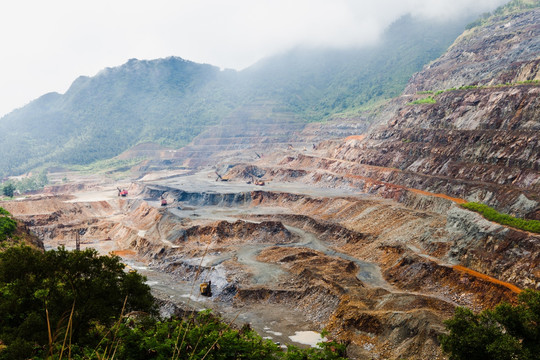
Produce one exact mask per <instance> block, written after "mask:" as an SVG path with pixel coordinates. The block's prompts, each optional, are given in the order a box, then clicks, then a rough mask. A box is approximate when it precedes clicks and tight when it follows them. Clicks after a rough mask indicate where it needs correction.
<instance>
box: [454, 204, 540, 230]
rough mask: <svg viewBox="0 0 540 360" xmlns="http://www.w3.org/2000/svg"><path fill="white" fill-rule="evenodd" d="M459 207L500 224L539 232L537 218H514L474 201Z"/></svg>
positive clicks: (539, 227) (539, 225)
mask: <svg viewBox="0 0 540 360" xmlns="http://www.w3.org/2000/svg"><path fill="white" fill-rule="evenodd" d="M461 207H463V208H465V209H468V210H472V211H475V212H477V213H480V214H482V216H483V217H485V218H486V219H488V220H490V221H494V222H496V223H499V224H502V225H508V226H511V227H514V228H516V229H521V230H525V231H530V232H534V233H540V221H538V220H526V219H520V218H515V217H513V216H510V215H507V214H502V213H500V212H498V211H497V210H495V209H493V208H491V207H489V206H487V205H484V204H480V203H476V202H468V203H465V204H461Z"/></svg>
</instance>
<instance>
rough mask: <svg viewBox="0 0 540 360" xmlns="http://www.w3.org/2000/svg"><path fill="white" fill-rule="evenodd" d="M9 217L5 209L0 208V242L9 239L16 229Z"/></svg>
mask: <svg viewBox="0 0 540 360" xmlns="http://www.w3.org/2000/svg"><path fill="white" fill-rule="evenodd" d="M10 216H11V214H10V213H9V212H8V211H6V209H4V208H2V207H0V241H4V240H6V239H7V238H8V237H10V236H11V235H12V234H13V232H14V231H15V229H16V228H17V223H16V222H15V220H13V219H12V218H11V217H10Z"/></svg>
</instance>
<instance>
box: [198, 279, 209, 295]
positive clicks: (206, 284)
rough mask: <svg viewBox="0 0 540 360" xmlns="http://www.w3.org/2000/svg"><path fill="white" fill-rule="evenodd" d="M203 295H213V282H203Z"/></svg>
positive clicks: (201, 287) (201, 288)
mask: <svg viewBox="0 0 540 360" xmlns="http://www.w3.org/2000/svg"><path fill="white" fill-rule="evenodd" d="M200 290H201V295H202V296H207V297H210V296H212V282H211V281H209V282H203V283H202V284H201V285H200Z"/></svg>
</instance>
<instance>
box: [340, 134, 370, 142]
mask: <svg viewBox="0 0 540 360" xmlns="http://www.w3.org/2000/svg"><path fill="white" fill-rule="evenodd" d="M365 137H366V135H351V136H347V137H346V138H345V139H344V141H349V140H362V139H364V138H365Z"/></svg>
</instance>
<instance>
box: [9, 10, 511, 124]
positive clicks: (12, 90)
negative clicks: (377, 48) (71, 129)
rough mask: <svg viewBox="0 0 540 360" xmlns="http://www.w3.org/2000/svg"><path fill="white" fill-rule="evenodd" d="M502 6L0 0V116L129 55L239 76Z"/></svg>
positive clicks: (110, 65) (126, 58)
mask: <svg viewBox="0 0 540 360" xmlns="http://www.w3.org/2000/svg"><path fill="white" fill-rule="evenodd" d="M505 2H507V0H227V1H225V0H191V1H188V0H152V1H150V0H148V1H139V0H129V1H128V0H107V1H105V0H92V1H90V0H84V1H82V0H46V1H44V0H18V1H16V0H6V1H2V2H1V4H0V49H1V52H0V116H3V115H4V114H6V113H8V112H9V111H11V110H13V109H15V108H18V107H21V106H24V105H25V104H27V103H28V102H29V101H31V100H33V99H35V98H37V97H39V96H41V95H43V94H45V93H47V92H51V91H56V92H60V93H63V92H65V91H66V90H67V89H68V87H69V85H70V84H71V83H72V82H73V80H75V78H77V77H78V76H80V75H88V76H92V75H95V74H96V73H97V72H98V71H99V70H101V69H103V68H105V67H112V66H117V65H121V64H123V63H125V62H126V61H127V60H128V59H130V58H137V59H155V58H160V57H167V56H171V55H173V56H180V57H182V58H184V59H188V60H192V61H196V62H201V63H209V64H212V65H216V66H220V67H227V68H234V69H242V68H245V67H247V66H249V65H251V64H253V63H254V62H256V61H257V60H259V59H260V58H262V57H265V56H268V55H272V54H274V53H276V52H278V51H283V50H286V49H287V48H290V47H293V46H295V45H299V44H308V45H328V46H335V47H343V46H351V45H352V46H361V45H363V44H366V43H368V42H370V41H376V39H377V37H378V36H379V35H380V33H381V32H382V31H383V30H384V28H385V27H386V26H388V25H389V24H390V23H391V22H392V21H394V20H396V19H397V18H399V17H400V16H402V15H404V14H406V13H412V14H413V15H421V16H428V17H437V18H449V17H455V16H460V15H463V14H467V13H471V12H485V11H490V10H493V9H495V8H496V7H497V6H499V5H501V4H502V3H505Z"/></svg>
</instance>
